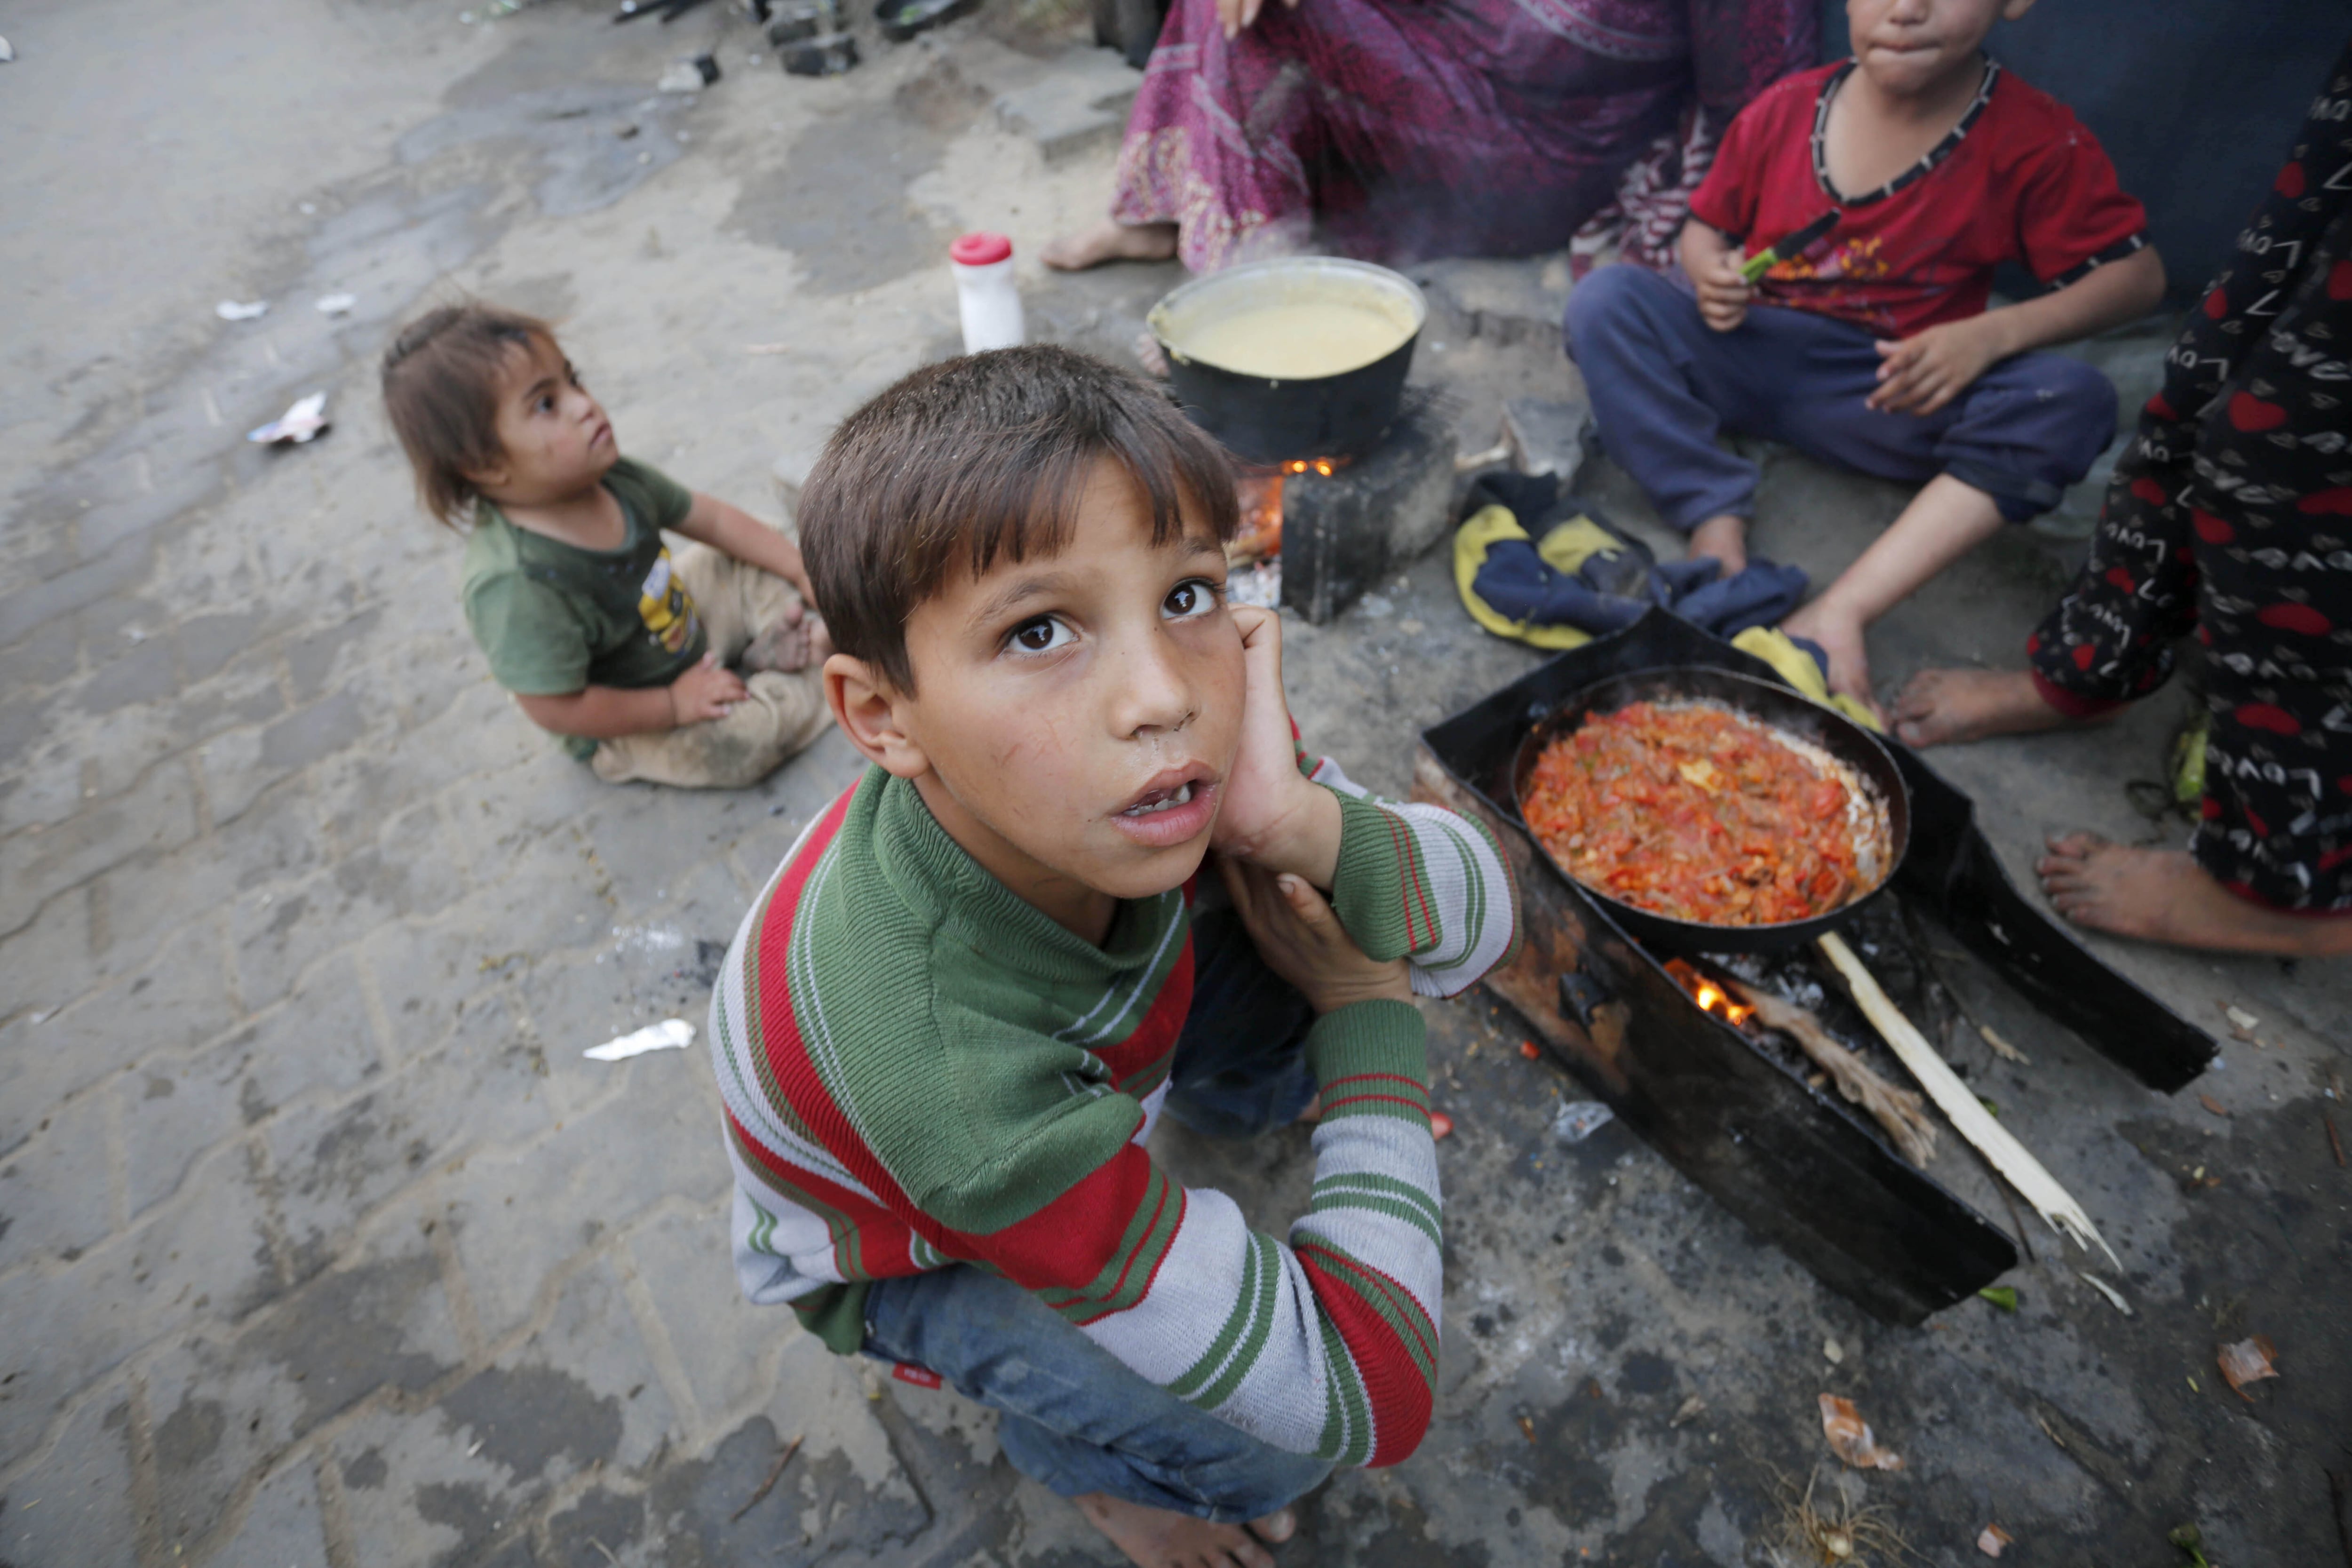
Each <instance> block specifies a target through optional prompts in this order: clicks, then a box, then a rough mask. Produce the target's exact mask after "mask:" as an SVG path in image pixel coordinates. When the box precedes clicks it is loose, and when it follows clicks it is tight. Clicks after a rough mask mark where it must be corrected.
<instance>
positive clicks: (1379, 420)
mask: <svg viewBox="0 0 2352 1568" xmlns="http://www.w3.org/2000/svg"><path fill="white" fill-rule="evenodd" d="M1347 295H1354V296H1356V297H1358V298H1364V297H1367V296H1370V297H1372V298H1375V299H1377V300H1380V301H1381V304H1382V305H1383V306H1384V307H1386V308H1388V309H1392V310H1393V309H1400V308H1401V309H1402V311H1403V312H1404V313H1405V314H1406V315H1407V316H1408V317H1409V318H1410V320H1411V321H1412V331H1411V332H1410V333H1409V334H1407V336H1406V338H1405V340H1404V342H1402V343H1400V344H1398V345H1397V347H1395V348H1394V349H1391V351H1390V352H1389V353H1385V354H1383V355H1381V357H1380V358H1379V359H1376V360H1374V361H1372V362H1371V363H1370V364H1366V365H1360V366H1358V367H1357V368H1356V369H1354V370H1349V371H1342V372H1340V373H1339V374H1336V375H1321V376H1306V377H1296V378H1292V379H1288V380H1279V379H1276V378H1273V377H1268V376H1261V375H1245V374H1242V373H1240V372H1238V371H1231V370H1226V369H1224V368H1223V366H1220V365H1213V364H1210V363H1206V362H1204V361H1202V360H1200V359H1197V358H1194V357H1192V355H1191V354H1190V353H1188V352H1187V351H1186V349H1185V347H1184V342H1185V339H1186V329H1187V328H1188V327H1189V326H1192V324H1193V323H1196V322H1198V321H1203V320H1205V319H1208V318H1210V317H1213V316H1216V315H1220V314H1223V313H1227V312H1233V311H1239V310H1258V309H1263V308H1265V306H1267V305H1271V304H1278V303H1281V302H1283V301H1285V300H1292V299H1300V298H1309V297H1313V298H1324V299H1328V298H1331V297H1334V296H1347ZM1145 320H1146V321H1147V323H1148V324H1149V325H1150V329H1151V335H1152V336H1153V337H1154V338H1155V339H1157V340H1158V341H1159V343H1160V352H1161V353H1164V354H1166V355H1167V357H1168V379H1169V383H1170V385H1171V387H1172V389H1173V390H1174V392H1175V394H1176V399H1177V401H1178V402H1179V403H1181V404H1182V405H1184V411H1185V413H1186V414H1188V415H1190V416H1192V422H1193V423H1194V424H1196V425H1198V426H1201V427H1202V429H1204V430H1206V431H1208V432H1209V434H1210V435H1212V436H1214V437H1216V438H1217V439H1218V440H1220V441H1222V442H1223V443H1224V445H1225V447H1226V448H1227V449H1228V450H1230V451H1232V452H1233V453H1234V454H1235V455H1236V456H1238V457H1242V458H1247V459H1249V460H1250V461H1252V462H1258V463H1281V462H1288V461H1291V460H1293V459H1295V458H1356V457H1361V456H1362V455H1363V454H1364V453H1366V452H1369V451H1370V450H1371V449H1372V448H1373V447H1376V446H1378V445H1379V444H1380V440H1381V437H1382V436H1384V435H1386V434H1387V433H1388V428H1389V426H1391V425H1392V424H1394V423H1395V421H1396V417H1397V412H1398V409H1399V408H1400V407H1401V406H1402V401H1403V396H1404V382H1405V376H1406V374H1408V373H1410V372H1411V371H1412V351H1413V345H1414V344H1415V343H1417V342H1420V341H1421V330H1422V328H1423V325H1425V324H1426V323H1427V321H1428V320H1429V301H1428V300H1425V299H1423V297H1422V292H1421V289H1419V288H1417V287H1416V286H1415V285H1414V284H1413V281H1412V279H1409V278H1406V277H1404V276H1403V275H1402V274H1401V273H1396V272H1391V271H1390V270H1389V269H1388V268H1385V267H1375V266H1373V265H1372V264H1371V263H1370V262H1369V261H1350V260H1348V259H1345V258H1340V257H1336V256H1288V257H1282V258H1277V259H1275V260H1272V261H1251V262H1245V263H1244V264H1243V265H1241V266H1239V267H1231V268H1226V269H1225V270H1224V271H1223V272H1213V273H1211V274H1209V275H1208V276H1207V277H1205V278H1195V279H1192V281H1191V282H1189V283H1186V284H1184V285H1182V286H1181V288H1178V289H1173V290H1171V292H1170V293H1169V295H1168V296H1167V298H1165V299H1163V300H1160V303H1159V304H1157V305H1155V306H1153V307H1152V308H1151V313H1150V316H1148V317H1147V318H1145Z"/></svg>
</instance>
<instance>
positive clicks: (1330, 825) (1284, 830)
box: [1211, 605, 1339, 888]
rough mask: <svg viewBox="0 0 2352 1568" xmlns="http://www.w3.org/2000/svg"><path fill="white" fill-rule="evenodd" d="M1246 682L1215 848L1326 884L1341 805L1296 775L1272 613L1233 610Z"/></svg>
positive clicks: (1334, 861)
mask: <svg viewBox="0 0 2352 1568" xmlns="http://www.w3.org/2000/svg"><path fill="white" fill-rule="evenodd" d="M1233 616H1234V626H1237V627H1238V628H1239V629H1240V631H1241V634H1242V658H1243V669H1244V673H1245V683H1244V689H1243V690H1244V695H1243V699H1242V738H1241V744H1240V746H1239V747H1238V748H1237V749H1236V750H1235V752H1234V765H1233V767H1232V769H1231V770H1230V771H1229V772H1228V773H1226V774H1225V782H1224V800H1223V804H1222V805H1219V806H1218V808H1217V826H1216V831H1215V833H1214V835H1213V837H1212V838H1211V844H1212V846H1213V847H1214V848H1216V849H1217V850H1218V851H1220V852H1221V853H1222V854H1224V855H1227V856H1230V857H1232V858H1235V859H1240V860H1247V861H1250V862H1252V863H1253V864H1255V865H1258V866H1263V867H1265V868H1268V869H1269V870H1274V871H1289V872H1294V873H1296V874H1297V875H1298V876H1301V877H1304V878H1306V879H1307V881H1309V882H1311V883H1313V884H1315V885H1316V886H1318V887H1324V888H1328V887H1329V886H1330V885H1331V877H1332V873H1333V872H1334V871H1335V870H1336V869H1337V868H1338V867H1339V801H1338V800H1337V799H1335V798H1334V797H1333V796H1332V794H1331V792H1330V791H1329V790H1327V789H1325V788H1323V787H1322V786H1321V785H1320V784H1310V783H1308V782H1307V777H1306V775H1305V774H1303V773H1300V772H1299V771H1298V750H1297V742H1296V741H1295V740H1294V739H1293V738H1292V736H1291V732H1290V705H1289V704H1288V703H1287V702H1286V701H1285V700H1283V696H1282V620H1281V617H1280V616H1277V615H1276V614H1275V612H1273V611H1272V610H1265V609H1260V608H1257V607H1256V606H1255V605H1235V606H1234V612H1233Z"/></svg>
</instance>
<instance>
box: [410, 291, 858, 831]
mask: <svg viewBox="0 0 2352 1568" xmlns="http://www.w3.org/2000/svg"><path fill="white" fill-rule="evenodd" d="M383 400H384V407H385V410H386V412H387V413H388V414H389V415H390V416H391V420H392V425H393V428H394V430H395V431H396V432H397V433H398V434H399V437H400V442H401V446H402V447H403V449H404V450H405V451H406V453H407V454H408V460H409V464H410V466H411V467H412V468H415V472H416V485H417V492H418V495H419V497H420V499H421V500H423V502H424V505H425V510H427V511H428V512H430V513H431V514H432V515H433V516H434V517H435V518H436V520H438V521H441V522H443V523H446V524H447V525H449V526H450V527H452V528H457V527H461V526H466V527H467V541H466V568H465V583H464V588H463V595H464V599H465V605H466V621H467V626H469V627H471V628H472V630H473V634H474V640H475V641H476V642H478V643H479V644H480V645H481V647H482V651H483V652H484V653H485V654H486V655H488V658H489V661H490V673H491V675H492V676H493V677H494V678H495V679H497V680H498V682H499V685H501V686H503V687H505V688H506V689H507V690H508V691H509V692H510V693H512V694H513V696H514V699H515V701H516V703H517V705H518V706H520V708H521V709H522V710H523V712H524V713H525V714H526V715H527V716H528V717H529V718H530V720H531V721H532V722H533V723H536V724H537V725H539V726H540V727H541V729H543V730H547V731H551V732H552V733H553V734H555V735H557V736H559V737H561V738H562V740H563V742H564V744H565V747H566V749H567V750H569V751H570V752H571V753H572V755H573V756H575V757H580V758H583V759H584V760H586V761H587V762H588V763H589V764H590V765H591V766H592V767H593V768H594V770H595V772H596V776H597V777H599V778H601V779H604V780H605V781H606V782H607V783H611V784H622V783H625V782H627V781H630V780H633V779H642V780H646V781H647V782H650V783H654V784H678V785H684V786H687V787H689V788H719V789H726V788H737V787H740V786H742V785H745V784H756V783H757V782H758V781H759V780H761V779H762V778H764V777H766V776H767V775H768V774H769V773H772V772H773V771H775V769H776V768H777V767H778V766H779V765H780V764H782V763H783V762H784V760H785V759H786V758H788V757H790V756H792V755H793V753H794V752H798V751H800V750H801V749H802V748H803V747H804V746H806V745H807V744H808V743H809V742H811V741H813V740H814V739H815V738H816V737H817V736H818V735H819V734H820V733H821V732H823V731H824V726H825V723H826V721H827V719H828V717H829V715H828V713H827V710H826V707H825V700H824V689H823V687H822V686H821V685H820V684H819V683H818V680H817V677H816V667H817V666H818V665H820V664H822V663H823V662H824V658H825V656H826V655H827V654H828V653H830V652H831V651H832V644H831V643H830V642H829V641H828V640H827V638H826V636H825V631H824V622H823V621H822V620H820V619H819V618H818V617H817V616H814V615H813V614H810V613H809V612H808V611H807V610H806V608H805V607H804V606H805V601H806V599H807V596H808V577H807V574H806V571H805V569H804V568H803V565H802V564H801V552H800V550H799V548H798V546H796V545H795V544H793V542H792V541H791V540H789V539H787V538H786V537H785V536H784V535H783V534H782V533H781V532H779V531H777V530H775V529H772V528H770V527H769V526H767V525H766V524H765V523H762V522H761V521H759V520H758V519H757V518H755V517H752V516H751V514H750V513H748V512H745V511H743V510H740V509H738V508H736V507H732V506H730V505H728V504H727V503H726V502H725V501H722V500H716V499H714V498H712V497H710V496H707V495H701V494H698V493H696V492H694V491H691V490H688V489H686V488H685V487H684V486H682V485H680V484H678V483H677V481H676V480H675V479H670V478H669V477H668V476H667V475H666V474H663V473H661V472H660V471H659V470H657V469H656V468H651V467H649V466H647V465H646V464H644V463H640V462H637V461H635V460H634V459H632V458H624V457H622V456H621V453H620V448H619V447H618V446H617V445H616V444H615V442H614V437H613V423H612V420H611V419H610V418H608V417H607V416H605V413H604V408H603V407H602V406H601V405H599V404H598V403H597V401H596V400H595V399H594V398H593V397H592V396H590V395H588V391H587V389H586V388H585V387H584V386H583V385H582V384H581V382H580V377H579V374H578V373H577V372H576V371H575V370H574V369H573V368H572V363H571V361H570V360H569V359H567V358H566V357H565V356H564V353H563V351H562V348H561V347H560V346H559V345H558V344H557V343H556V341H555V334H554V332H553V331H552V330H551V328H550V327H549V326H548V325H547V323H545V322H544V321H537V320H535V319H533V318H531V317H529V316H523V315H519V314H516V313H514V312H512V311H508V310H499V309H497V308H495V307H493V306H488V305H483V304H478V303H475V304H466V305H455V306H444V307H442V308H440V309H438V310H431V311H428V312H426V313H425V315H424V316H421V317H419V318H418V319H417V320H416V321H413V322H411V323H410V324H409V325H408V326H407V327H406V328H405V329H404V330H403V331H401V333H400V335H399V336H398V337H397V338H396V339H394V342H393V346H392V349H391V351H390V352H389V353H386V354H385V355H384V363H383ZM467 520H469V524H470V525H469V526H468V525H467ZM665 530H667V531H670V532H673V533H677V534H680V535H682V536H684V537H685V538H687V539H688V540H691V541H693V542H692V543H690V544H688V545H687V546H686V547H685V548H683V549H681V550H679V551H678V552H677V554H676V555H675V556H673V555H672V554H671V552H670V550H669V547H668V546H667V544H666V543H665V542H663V539H662V534H663V531H665ZM739 669H740V673H738V670H739Z"/></svg>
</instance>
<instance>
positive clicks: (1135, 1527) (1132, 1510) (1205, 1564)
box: [1071, 1492, 1298, 1568]
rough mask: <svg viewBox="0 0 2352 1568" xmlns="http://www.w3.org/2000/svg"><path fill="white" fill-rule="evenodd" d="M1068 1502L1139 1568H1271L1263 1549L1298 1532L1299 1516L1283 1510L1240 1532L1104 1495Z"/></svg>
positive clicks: (1269, 1554) (1232, 1526)
mask: <svg viewBox="0 0 2352 1568" xmlns="http://www.w3.org/2000/svg"><path fill="white" fill-rule="evenodd" d="M1071 1501H1072V1502H1075V1503H1076V1504H1077V1505H1078V1511H1079V1512H1080V1513H1083V1514H1085V1515H1086V1516H1087V1523H1089V1524H1091V1525H1093V1526H1094V1527H1095V1528H1096V1529H1097V1530H1099V1531H1102V1532H1103V1534H1104V1535H1105V1536H1107V1537H1108V1538H1109V1541H1110V1543H1111V1544H1112V1545H1113V1546H1116V1547H1118V1549H1119V1550H1120V1551H1121V1552H1125V1553H1127V1558H1128V1561H1129V1562H1130V1563H1135V1564H1137V1568H1274V1553H1273V1552H1268V1551H1267V1550H1266V1549H1265V1548H1266V1546H1267V1545H1280V1544H1281V1543H1282V1542H1286V1541H1287V1540H1289V1539H1290V1538H1291V1536H1292V1535H1294V1534H1296V1533H1297V1530H1298V1518H1297V1515H1296V1514H1294V1513H1292V1512H1291V1511H1290V1510H1288V1509H1279V1510H1276V1511H1275V1512H1273V1513H1270V1514H1267V1515H1266V1516H1265V1518H1264V1519H1255V1520H1252V1521H1250V1522H1249V1524H1248V1526H1247V1527H1246V1528H1244V1526H1241V1525H1238V1524H1211V1523H1210V1522H1209V1521H1207V1520H1205V1519H1194V1518H1192V1516H1191V1515H1190V1514H1182V1513H1170V1512H1168V1511H1167V1510H1164V1509H1157V1508H1146V1507H1144V1506H1143V1505H1142V1504H1141V1503H1134V1502H1125V1501H1122V1500H1119V1499H1118V1498H1115V1497H1111V1496H1108V1494H1106V1493H1103V1492H1088V1493H1087V1494H1086V1495H1085V1496H1083V1497H1076V1498H1072V1499H1071ZM1261 1542H1264V1543H1265V1544H1260V1543H1261Z"/></svg>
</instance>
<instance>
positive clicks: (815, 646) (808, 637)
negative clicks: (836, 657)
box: [742, 615, 833, 675]
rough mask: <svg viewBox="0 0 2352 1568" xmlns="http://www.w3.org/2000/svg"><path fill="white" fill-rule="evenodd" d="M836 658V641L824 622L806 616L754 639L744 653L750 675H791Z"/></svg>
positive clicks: (771, 627) (769, 629) (819, 618)
mask: <svg viewBox="0 0 2352 1568" xmlns="http://www.w3.org/2000/svg"><path fill="white" fill-rule="evenodd" d="M832 655H833V638H832V637H829V636H828V635H826V632H825V629H824V617H823V616H814V615H804V616H802V617H801V618H800V619H799V620H798V621H796V622H794V623H793V625H791V626H770V627H769V628H768V629H767V630H766V631H764V632H761V634H760V635H759V636H758V637H753V638H752V639H751V646H750V647H746V648H745V649H744V650H743V659H742V664H743V668H744V671H745V673H747V674H753V675H756V674H758V673H759V672H760V671H761V670H763V669H772V670H774V671H776V672H777V673H778V674H780V675H790V674H792V673H793V671H795V670H800V669H806V668H808V667H809V666H811V665H813V664H823V663H824V661H825V660H826V659H827V658H831V657H832Z"/></svg>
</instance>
